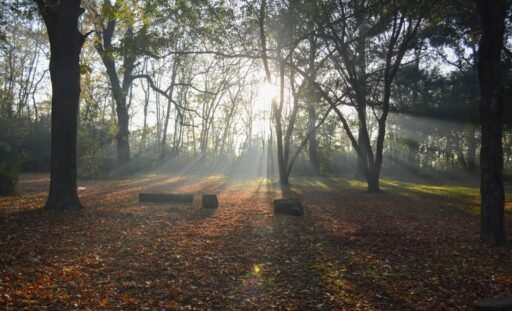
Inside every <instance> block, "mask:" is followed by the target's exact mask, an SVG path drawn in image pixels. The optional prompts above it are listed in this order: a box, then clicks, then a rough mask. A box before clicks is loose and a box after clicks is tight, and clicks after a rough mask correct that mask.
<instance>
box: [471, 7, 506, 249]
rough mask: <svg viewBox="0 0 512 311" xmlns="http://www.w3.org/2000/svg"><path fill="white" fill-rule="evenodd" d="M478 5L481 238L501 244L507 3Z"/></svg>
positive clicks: (487, 241) (502, 229) (502, 238)
mask: <svg viewBox="0 0 512 311" xmlns="http://www.w3.org/2000/svg"><path fill="white" fill-rule="evenodd" d="M476 5H477V7H478V11H479V14H480V18H481V21H482V36H481V38H480V47H479V49H478V58H479V62H478V72H479V82H480V94H481V99H480V121H481V128H482V147H481V151H480V170H481V184H480V194H481V199H482V206H481V212H480V221H481V231H480V238H481V239H482V241H483V242H486V243H489V244H498V243H500V242H503V241H504V240H505V219H504V218H505V217H504V202H505V194H504V187H503V146H502V130H503V117H502V115H503V72H502V63H501V51H502V48H503V33H504V29H505V22H504V20H505V14H506V10H507V4H506V1H505V0H476Z"/></svg>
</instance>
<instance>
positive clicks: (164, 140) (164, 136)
mask: <svg viewBox="0 0 512 311" xmlns="http://www.w3.org/2000/svg"><path fill="white" fill-rule="evenodd" d="M177 73H178V61H177V60H174V63H173V65H172V76H171V85H170V86H169V98H167V111H166V115H165V120H164V131H163V133H162V144H161V145H160V158H161V159H163V158H165V156H166V154H167V129H168V128H169V119H170V117H171V104H172V97H173V94H174V84H175V83H176V75H177Z"/></svg>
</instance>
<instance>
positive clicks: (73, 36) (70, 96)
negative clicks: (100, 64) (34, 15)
mask: <svg viewBox="0 0 512 311" xmlns="http://www.w3.org/2000/svg"><path fill="white" fill-rule="evenodd" d="M37 4H38V6H39V11H40V12H41V15H42V16H43V19H44V21H45V24H46V27H47V30H48V37H49V40H50V50H51V55H50V75H51V81H52V117H51V118H52V139H51V169H50V174H51V175H50V190H49V195H48V200H47V202H46V206H45V208H47V209H57V210H63V209H78V208H81V207H82V205H81V203H80V201H79V199H78V195H77V189H76V188H77V185H76V177H77V171H76V143H77V129H78V109H79V100H80V52H81V50H82V45H83V42H84V40H85V37H84V36H83V35H82V34H81V33H80V32H79V30H78V18H79V16H80V14H81V8H80V1H79V0H67V1H62V2H60V3H59V5H57V6H55V5H49V4H48V3H45V1H37Z"/></svg>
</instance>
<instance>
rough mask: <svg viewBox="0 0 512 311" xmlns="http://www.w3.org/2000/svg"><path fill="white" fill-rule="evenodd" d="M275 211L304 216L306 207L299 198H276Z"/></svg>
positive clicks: (276, 212)
mask: <svg viewBox="0 0 512 311" xmlns="http://www.w3.org/2000/svg"><path fill="white" fill-rule="evenodd" d="M274 213H275V214H282V215H292V216H302V215H304V208H303V207H302V204H301V202H300V200H298V199H279V200H274Z"/></svg>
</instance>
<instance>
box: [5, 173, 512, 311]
mask: <svg viewBox="0 0 512 311" xmlns="http://www.w3.org/2000/svg"><path fill="white" fill-rule="evenodd" d="M382 184H383V189H384V192H383V193H380V194H368V193H366V192H365V191H364V187H363V186H361V185H360V182H358V181H353V180H343V179H338V178H320V177H319V178H295V179H292V185H293V186H292V187H290V188H288V189H281V188H280V187H279V186H278V184H277V183H276V181H275V179H271V178H266V177H254V178H243V177H240V176H235V177H229V176H225V175H213V176H207V177H200V176H176V175H159V174H153V175H145V176H140V177H137V178H126V179H116V180H106V181H81V182H79V186H80V187H82V188H81V189H82V190H80V191H79V194H80V196H81V199H82V201H83V203H84V205H85V206H86V208H85V209H83V210H80V211H74V212H63V213H58V212H51V211H44V210H42V209H41V206H42V205H43V204H44V200H45V190H46V187H47V178H46V177H44V176H40V175H37V176H36V175H33V176H26V178H24V179H23V181H22V185H21V192H22V193H24V194H23V195H22V196H16V197H8V198H3V199H1V200H0V243H1V245H0V247H1V249H2V256H1V257H0V293H1V294H0V305H2V306H7V307H9V308H15V309H20V308H29V309H32V308H35V307H36V306H39V307H48V308H51V309H70V308H79V309H87V308H92V309H97V308H103V309H140V308H149V309H172V310H174V309H177V310H179V309H191V308H196V309H199V310H203V309H205V310H206V309H231V310H240V309H249V310H253V309H256V310H268V309H284V310H286V309H288V310H331V309H333V310H336V309H339V310H341V309H343V308H344V307H357V308H360V309H365V308H367V309H371V308H377V309H423V310H432V309H442V308H449V309H452V308H464V307H469V306H471V305H472V304H473V302H474V300H475V299H477V298H480V297H489V296H494V295H498V294H501V295H512V266H510V264H509V262H510V258H511V256H512V252H511V249H510V247H508V246H505V247H498V248H488V247H486V246H484V245H482V244H480V243H479V242H478V223H479V219H478V217H475V215H474V214H472V213H470V212H467V209H466V207H465V205H471V204H478V202H476V203H475V202H474V199H475V198H476V197H475V196H474V195H473V192H475V191H476V190H475V189H473V188H465V187H455V186H439V185H421V184H414V183H406V182H397V181H392V180H384V181H383V183H382ZM142 191H158V192H167V193H176V192H179V193H194V194H195V201H194V203H193V204H146V203H144V204H140V203H138V201H137V195H138V193H139V192H142ZM285 192H286V193H288V194H292V195H295V196H298V197H299V198H301V200H302V202H303V204H304V206H305V216H304V217H290V216H275V215H274V214H273V210H272V200H273V199H277V198H281V197H282V196H283V194H284V193H285ZM201 193H215V194H218V196H219V203H220V205H219V208H218V209H216V210H210V209H202V208H201V206H200V204H199V202H198V201H199V198H200V194H201ZM508 228H509V229H512V226H511V223H510V222H509V223H508ZM509 231H510V230H509ZM462 288H463V289H464V290H461V289H462Z"/></svg>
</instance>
